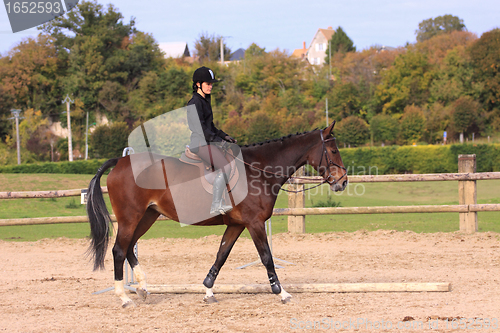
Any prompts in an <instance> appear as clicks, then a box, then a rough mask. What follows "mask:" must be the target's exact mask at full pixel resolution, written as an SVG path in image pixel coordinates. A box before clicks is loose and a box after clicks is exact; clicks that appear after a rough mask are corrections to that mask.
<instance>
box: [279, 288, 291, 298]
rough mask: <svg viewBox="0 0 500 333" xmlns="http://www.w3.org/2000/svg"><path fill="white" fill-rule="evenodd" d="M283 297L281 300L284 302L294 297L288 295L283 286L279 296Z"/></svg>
mask: <svg viewBox="0 0 500 333" xmlns="http://www.w3.org/2000/svg"><path fill="white" fill-rule="evenodd" d="M279 295H280V296H281V300H282V301H284V300H286V299H289V298H292V295H290V294H289V293H287V292H286V291H285V289H283V286H281V292H280V294H279Z"/></svg>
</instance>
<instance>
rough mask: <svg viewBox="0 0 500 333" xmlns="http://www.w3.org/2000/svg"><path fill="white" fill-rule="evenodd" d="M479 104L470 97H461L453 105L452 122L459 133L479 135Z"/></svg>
mask: <svg viewBox="0 0 500 333" xmlns="http://www.w3.org/2000/svg"><path fill="white" fill-rule="evenodd" d="M479 108H480V106H479V103H478V102H477V101H475V100H473V99H472V98H471V97H470V96H464V97H460V98H459V99H457V100H456V101H455V103H453V111H452V114H451V121H452V125H453V128H454V130H455V131H456V132H457V133H465V134H470V133H475V132H476V133H477V132H478V131H479V130H480V122H481V121H480V119H479Z"/></svg>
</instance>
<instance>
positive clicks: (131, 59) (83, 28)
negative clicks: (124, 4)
mask: <svg viewBox="0 0 500 333" xmlns="http://www.w3.org/2000/svg"><path fill="white" fill-rule="evenodd" d="M134 26H135V21H134V19H132V20H131V21H130V22H129V23H125V22H123V15H122V14H121V13H120V12H119V11H118V10H117V9H116V8H115V7H114V6H113V5H108V7H107V8H106V9H104V7H103V5H101V4H98V3H97V2H96V1H83V2H81V3H79V4H78V5H77V9H76V10H72V11H70V12H69V13H68V15H64V16H61V17H58V18H56V19H54V20H52V21H50V22H48V23H46V24H45V25H43V26H42V27H41V28H40V30H42V31H43V32H44V33H45V34H48V35H50V36H52V38H54V40H55V46H56V49H57V56H58V60H59V62H60V64H61V66H60V71H61V73H60V74H61V76H62V77H61V83H62V86H63V87H64V88H63V90H64V91H65V92H70V93H73V95H74V96H75V97H79V98H80V99H81V100H82V101H83V104H84V108H85V109H86V110H91V111H94V110H99V109H100V107H103V108H104V110H105V113H106V114H107V116H108V117H109V118H111V119H113V120H116V119H118V120H123V119H125V118H127V117H128V116H129V114H128V112H129V110H128V109H127V107H126V101H127V97H128V96H127V93H128V92H130V91H132V90H134V89H135V87H136V85H137V81H138V80H140V78H141V77H142V76H143V74H144V73H146V72H148V71H151V70H159V69H160V67H161V65H162V61H163V60H162V54H161V52H160V49H159V47H158V45H157V44H156V42H155V40H154V39H153V38H152V37H151V36H150V35H148V34H144V33H142V32H139V31H137V30H136V29H135V27H134Z"/></svg>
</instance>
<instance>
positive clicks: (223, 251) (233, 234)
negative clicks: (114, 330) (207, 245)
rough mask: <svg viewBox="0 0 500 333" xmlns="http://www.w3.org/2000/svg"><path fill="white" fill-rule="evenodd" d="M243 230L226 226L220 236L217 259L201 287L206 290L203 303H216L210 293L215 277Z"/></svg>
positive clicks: (238, 227) (212, 294)
mask: <svg viewBox="0 0 500 333" xmlns="http://www.w3.org/2000/svg"><path fill="white" fill-rule="evenodd" d="M244 229H245V227H244V226H242V225H228V226H227V228H226V231H225V232H224V236H222V240H221V242H220V247H219V251H218V252H217V259H215V263H214V264H213V266H212V268H210V271H209V272H208V275H207V277H206V278H205V280H204V281H203V285H204V286H205V287H206V288H207V291H206V295H205V298H203V300H204V301H205V302H207V303H215V302H217V300H216V299H215V296H214V293H213V292H212V287H213V285H214V282H215V279H216V278H217V275H218V274H219V271H220V269H221V268H222V266H223V265H224V263H225V262H226V259H227V257H228V256H229V253H230V252H231V249H232V248H233V245H234V243H235V242H236V240H237V239H238V237H239V236H240V235H241V232H242V231H243V230H244Z"/></svg>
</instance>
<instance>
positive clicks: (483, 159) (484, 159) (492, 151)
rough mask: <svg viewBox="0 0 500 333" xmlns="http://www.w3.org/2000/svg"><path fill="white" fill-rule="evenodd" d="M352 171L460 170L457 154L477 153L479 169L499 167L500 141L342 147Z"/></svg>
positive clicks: (488, 169) (365, 173) (407, 171)
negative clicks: (447, 144) (445, 144)
mask: <svg viewBox="0 0 500 333" xmlns="http://www.w3.org/2000/svg"><path fill="white" fill-rule="evenodd" d="M340 154H341V156H342V160H343V162H344V166H345V167H346V168H348V173H349V175H384V174H404V173H415V174H421V173H454V172H458V155H460V154H476V163H477V172H492V171H500V145H498V144H490V145H487V144H484V145H474V144H465V145H450V146H441V145H438V146H433V145H428V146H417V147H413V146H403V147H396V146H391V147H371V148H356V149H353V148H351V149H341V150H340Z"/></svg>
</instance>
